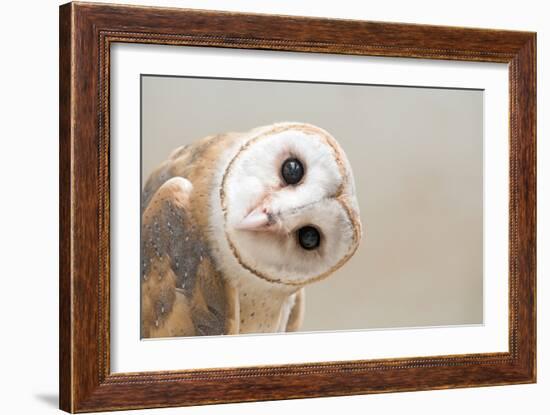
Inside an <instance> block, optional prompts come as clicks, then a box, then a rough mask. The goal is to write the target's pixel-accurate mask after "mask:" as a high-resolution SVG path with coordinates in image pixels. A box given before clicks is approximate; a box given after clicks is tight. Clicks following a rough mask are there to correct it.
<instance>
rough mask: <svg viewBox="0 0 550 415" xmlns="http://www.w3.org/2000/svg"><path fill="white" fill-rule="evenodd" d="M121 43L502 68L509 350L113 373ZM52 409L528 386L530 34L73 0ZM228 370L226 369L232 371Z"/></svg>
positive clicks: (532, 262) (66, 12)
mask: <svg viewBox="0 0 550 415" xmlns="http://www.w3.org/2000/svg"><path fill="white" fill-rule="evenodd" d="M117 42H127V43H142V44H162V45H191V46H207V47H219V48H237V49H264V50H281V51H300V52H307V53H331V54H348V55H369V56H382V57H405V58H422V59H444V60H459V61H477V62H500V63H507V64H508V65H509V106H510V117H509V123H510V137H509V144H510V147H509V148H510V152H509V162H510V188H509V213H510V215H509V217H510V219H509V264H510V265H509V287H510V290H509V352H506V353H484V354H467V355H452V356H434V357H421V358H395V359H383V360H364V361H344V362H332V363H331V362H323V363H307V364H288V365H282V366H262V367H246V368H239V367H235V368H229V369H204V370H185V371H168V372H145V373H111V371H110V334H109V327H110V322H109V313H110V310H109V301H110V287H109V281H110V279H109V267H110V250H109V249H110V248H109V238H110V234H109V230H110V227H109V224H110V222H109V206H110V205H109V200H110V192H109V171H110V164H109V149H110V142H109V125H110V124H109V123H110V114H109V90H110V89H109V88H110V85H109V69H110V63H109V62H110V46H111V45H112V44H114V43H117ZM59 94H60V307H59V313H60V363H59V364H60V407H61V409H63V410H65V411H68V412H90V411H104V410H119V409H135V408H153V407H171V406H183V405H198V404H207V403H224V402H244V401H261V400H272V399H291V398H306V397H318V396H341V395H354V394H365V393H378V392H397V391H412V390H426V389H444V388H457V387H472V386H489V385H506V384H516V383H531V382H535V380H536V315H535V299H536V292H535V288H536V287H535V286H536V281H535V273H536V34H535V33H528V32H515V31H503V30H486V29H467V28H457V27H439V26H427V25H412V24H396V23H378V22H367V21H352V20H329V19H319V18H303V17H288V16H271V15H259V14H256V15H255V14H239V13H227V12H212V11H197V10H184V9H170V8H156V7H133V6H119V5H107V4H87V3H69V4H65V5H63V6H61V7H60V89H59ZM228 364H230V362H228Z"/></svg>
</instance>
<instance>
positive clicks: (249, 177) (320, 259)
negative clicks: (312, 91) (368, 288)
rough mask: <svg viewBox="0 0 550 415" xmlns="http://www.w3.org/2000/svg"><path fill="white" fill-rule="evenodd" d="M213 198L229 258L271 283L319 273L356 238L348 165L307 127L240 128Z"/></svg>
mask: <svg viewBox="0 0 550 415" xmlns="http://www.w3.org/2000/svg"><path fill="white" fill-rule="evenodd" d="M219 202H220V204H221V212H222V216H223V219H222V221H223V229H224V237H225V239H226V245H227V246H228V247H229V250H230V252H231V255H232V256H233V260H234V261H236V262H237V263H238V265H239V266H240V267H243V268H245V269H246V270H247V271H249V272H250V273H252V274H253V275H254V276H256V277H258V278H261V279H264V280H266V281H269V282H272V283H279V284H287V285H291V286H303V285H305V284H307V283H310V282H313V281H317V280H320V279H322V278H325V277H327V276H329V275H330V274H332V273H333V272H334V271H336V270H337V269H338V268H340V267H341V266H342V265H343V264H344V263H345V262H346V261H347V260H348V259H349V258H350V257H351V256H352V255H353V254H354V252H355V250H356V249H357V246H358V244H359V241H360V239H361V222H360V219H359V208H358V204H357V200H356V196H355V185H354V181H353V174H352V171H351V167H350V164H349V162H348V160H347V158H346V155H345V154H344V152H343V150H342V148H341V147H340V146H339V145H338V143H337V142H336V140H335V139H334V138H333V137H332V136H331V135H330V134H329V133H328V132H326V131H325V130H323V129H321V128H319V127H316V126H313V125H309V124H302V123H280V124H274V125H270V126H266V127H260V128H257V129H254V130H252V131H251V132H249V133H247V134H246V135H245V136H244V137H243V140H242V141H241V142H240V145H239V148H238V149H237V150H236V151H235V152H234V153H233V154H232V157H230V159H229V160H228V164H227V168H226V169H224V173H223V176H222V178H221V183H220V194H219Z"/></svg>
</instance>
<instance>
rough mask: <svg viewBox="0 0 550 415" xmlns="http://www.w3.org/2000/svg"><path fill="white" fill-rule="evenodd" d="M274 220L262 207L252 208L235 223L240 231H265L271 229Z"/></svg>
mask: <svg viewBox="0 0 550 415" xmlns="http://www.w3.org/2000/svg"><path fill="white" fill-rule="evenodd" d="M275 223H276V220H275V217H274V216H273V214H271V213H269V212H268V211H267V209H265V208H264V207H259V208H256V209H254V210H253V211H252V212H250V213H249V214H248V215H246V216H245V217H244V218H243V219H242V220H241V221H240V222H238V223H237V224H236V225H235V229H237V230H241V231H267V230H269V229H272V227H273V225H275Z"/></svg>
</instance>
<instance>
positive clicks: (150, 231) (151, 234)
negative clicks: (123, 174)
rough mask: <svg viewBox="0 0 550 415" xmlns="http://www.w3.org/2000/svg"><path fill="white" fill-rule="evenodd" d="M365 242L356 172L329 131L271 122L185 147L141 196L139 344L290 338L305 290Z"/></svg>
mask: <svg viewBox="0 0 550 415" xmlns="http://www.w3.org/2000/svg"><path fill="white" fill-rule="evenodd" d="M360 239H361V222H360V219H359V207H358V204H357V200H356V197H355V185H354V181H353V175H352V171H351V167H350V164H349V162H348V160H347V158H346V156H345V154H344V152H343V150H342V148H341V147H340V146H339V145H338V143H337V142H336V140H335V139H334V138H333V137H332V136H331V135H330V134H329V133H328V132H326V131H325V130H323V129H321V128H319V127H316V126H313V125H310V124H303V123H277V124H272V125H268V126H263V127H259V128H255V129H253V130H251V131H249V132H246V133H227V134H219V135H215V136H209V137H206V138H203V139H202V140H199V141H197V142H195V143H193V144H191V145H188V146H183V147H180V148H178V149H176V150H174V151H173V153H172V154H171V155H170V156H169V158H168V159H167V160H166V161H165V162H164V163H162V164H161V165H160V166H159V167H158V168H157V169H156V170H155V171H154V172H153V173H152V174H151V176H150V177H149V179H148V180H147V182H146V184H145V187H144V189H143V193H142V242H141V250H142V256H141V258H142V264H141V335H142V337H173V336H197V335H222V334H240V333H268V332H271V333H272V332H285V331H296V330H298V329H299V328H300V324H301V322H302V319H303V316H304V304H305V303H304V286H306V285H307V284H310V283H313V282H316V281H319V280H322V279H323V278H326V277H328V276H330V275H331V274H333V273H334V272H335V271H336V270H337V269H338V268H340V267H341V266H342V265H343V264H344V263H345V262H346V261H347V260H348V259H349V258H350V257H351V256H352V255H353V254H354V252H355V251H356V249H357V246H358V244H359V241H360Z"/></svg>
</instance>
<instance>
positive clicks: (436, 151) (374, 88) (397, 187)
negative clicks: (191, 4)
mask: <svg viewBox="0 0 550 415" xmlns="http://www.w3.org/2000/svg"><path fill="white" fill-rule="evenodd" d="M141 165H142V171H141V175H142V194H141V211H142V217H141V336H142V338H157V337H187V336H216V335H236V334H260V333H283V332H297V331H301V332H312V331H333V330H362V329H383V328H400V327H427V326H448V325H476V324H477V325H478V324H482V323H483V91H482V90H477V89H451V88H428V87H410V86H407V87H404V86H395V85H365V84H339V83H314V82H294V81H284V80H273V81H268V80H253V79H226V78H200V77H177V76H173V77H172V76H156V75H142V77H141Z"/></svg>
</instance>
